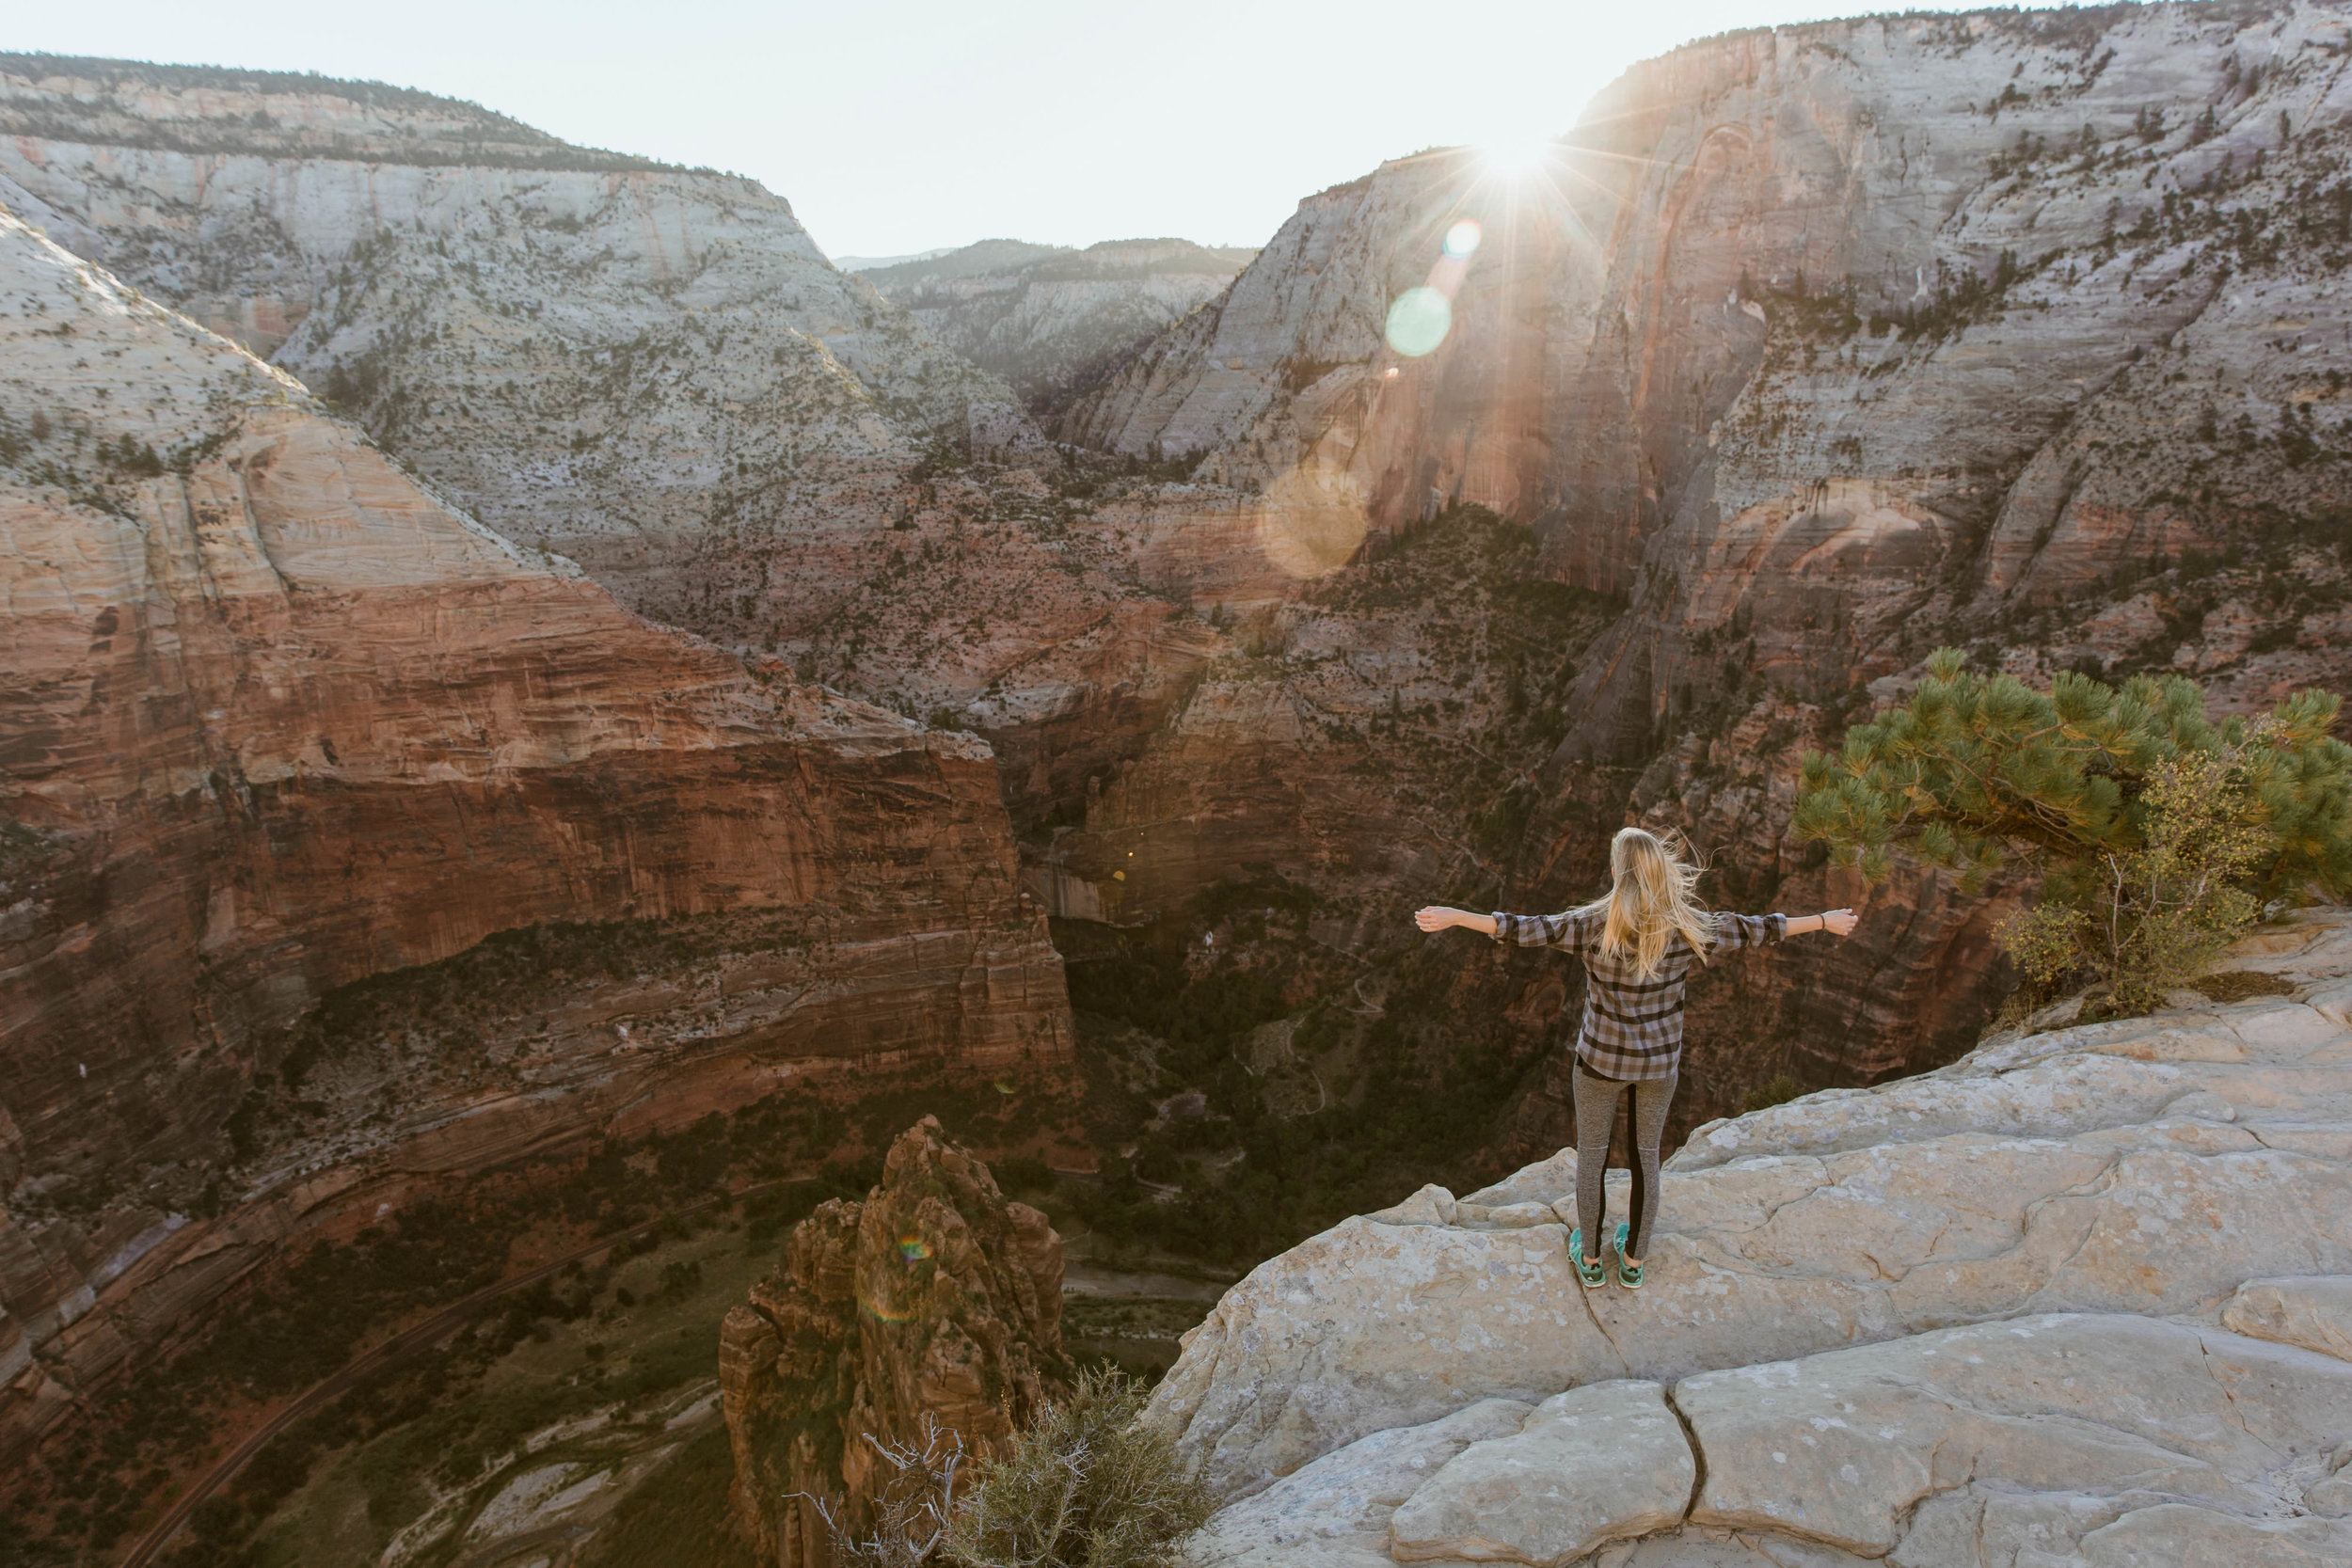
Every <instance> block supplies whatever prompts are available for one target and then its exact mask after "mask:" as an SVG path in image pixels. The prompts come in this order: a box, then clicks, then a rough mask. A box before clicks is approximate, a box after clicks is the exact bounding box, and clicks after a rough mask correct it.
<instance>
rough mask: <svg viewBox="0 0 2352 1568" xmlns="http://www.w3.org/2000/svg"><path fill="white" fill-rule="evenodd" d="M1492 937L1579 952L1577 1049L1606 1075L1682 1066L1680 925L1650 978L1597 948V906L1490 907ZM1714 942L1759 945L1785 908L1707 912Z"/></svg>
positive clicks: (1684, 967)
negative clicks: (1524, 910)
mask: <svg viewBox="0 0 2352 1568" xmlns="http://www.w3.org/2000/svg"><path fill="white" fill-rule="evenodd" d="M1494 918H1495V941H1497V942H1514V943H1517V944H1518V946H1521V947H1557V948H1559V949H1560V950H1561V951H1562V952H1564V953H1573V954H1575V955H1576V956H1577V957H1578V958H1581V959H1583V960H1584V976H1585V985H1584V1018H1583V1022H1581V1024H1580V1025H1579V1026H1578V1030H1577V1038H1576V1054H1577V1056H1578V1058H1579V1059H1580V1060H1581V1061H1582V1062H1583V1063H1584V1065H1585V1067H1586V1068H1587V1069H1589V1070H1591V1071H1593V1072H1597V1073H1599V1074H1600V1075H1602V1076H1603V1077H1606V1078H1623V1079H1629V1080H1633V1081H1643V1080H1649V1079H1657V1078H1672V1077H1673V1076H1674V1075H1675V1074H1676V1073H1677V1072H1678V1071H1679V1070H1681V1067H1682V988H1683V982H1684V981H1685V980H1686V979H1688V978H1689V976H1690V974H1691V963H1692V959H1693V958H1696V957H1697V956H1698V955H1697V954H1695V953H1693V952H1692V950H1691V944H1690V943H1689V942H1685V941H1683V940H1682V935H1681V933H1680V932H1676V933H1675V934H1674V935H1672V936H1670V937H1668V938H1667V939H1666V953H1665V957H1664V958H1661V960H1660V961H1659V965H1658V974H1657V976H1656V977H1655V978H1653V979H1648V980H1643V979H1639V978H1636V976H1635V974H1634V960H1633V955H1632V954H1630V953H1627V954H1624V955H1622V956H1620V957H1617V958H1611V957H1610V956H1609V955H1607V954H1605V953H1603V952H1602V951H1601V950H1600V929H1601V923H1602V921H1603V920H1604V918H1605V915H1604V914H1603V913H1602V911H1597V910H1570V911H1568V912H1566V913H1565V914H1504V913H1502V911H1496V912H1495V917H1494ZM1707 918H1708V922H1709V923H1711V924H1712V925H1713V927H1715V945H1716V947H1717V948H1719V949H1721V948H1734V947H1761V946H1763V945H1765V944H1766V943H1768V942H1778V941H1780V940H1781V939H1782V938H1784V937H1786V936H1787V935H1788V916H1787V915H1785V914H1728V913H1725V914H1710V915H1708V917H1707Z"/></svg>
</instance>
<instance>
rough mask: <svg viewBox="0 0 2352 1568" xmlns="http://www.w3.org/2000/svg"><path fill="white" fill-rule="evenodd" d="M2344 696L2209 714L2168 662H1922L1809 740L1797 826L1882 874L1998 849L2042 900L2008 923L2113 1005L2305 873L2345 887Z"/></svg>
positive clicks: (2322, 884) (2022, 941)
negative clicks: (2050, 665) (1812, 748)
mask: <svg viewBox="0 0 2352 1568" xmlns="http://www.w3.org/2000/svg"><path fill="white" fill-rule="evenodd" d="M2338 706H2339V703H2338V699H2336V698H2335V697H2334V696H2332V695H2330V694H2328V693H2327V692H2324V691H2298V692H2296V693H2294V694H2292V695H2291V696H2289V697H2287V698H2285V699H2284V700H2283V701H2281V702H2280V704H2279V705H2277V706H2276V707H2274V708H2272V709H2271V710H2270V712H2268V713H2266V714H2264V715H2262V716H2260V717H2259V718H2257V719H2256V720H2255V721H2252V722H2251V723H2249V722H2247V721H2243V720H2239V719H2225V720H2223V721H2219V722H2215V721H2213V720H2212V719H2211V718H2209V717H2208V715H2207V713H2206V708H2205V696H2204V692H2203V690H2202V689H2201V688H2200V687H2199V686H2198V685H2197V683H2196V682H2194V681H2191V680H2186V679H2183V678H2181V677H2179V676H2165V677H2162V678H2153V677H2149V676H2145V675H2142V676H2137V677H2135V678H2134V679H2132V680H2130V681H2127V682H2125V683H2124V684H2123V685H2122V687H2120V688H2118V687H2110V686H2107V685H2106V684H2105V683H2103V682H2100V681H2096V680H2093V679H2090V677H2089V676H2085V675H2079V674H2073V673H2066V674H2060V675H2059V676H2058V678H2057V680H2056V681H2055V682H2054V683H2053V685H2052V688H2051V689H2050V690H2048V691H2039V690H2036V689H2033V688H2031V687H2028V686H2026V684H2025V683H2024V682H2022V681H2020V680H2018V679H2017V678H2016V677H2014V676H2012V675H2008V674H1994V675H1983V674H1979V673H1974V672H1971V671H1969V670H1968V669H1967V668H1966V667H1965V663H1964V660H1963V656H1962V655H1961V653H1960V652H1959V651H1958V650H1957V649H1952V648H1943V649H1939V650H1937V651H1936V653H1935V654H1934V656H1933V657H1931V658H1930V659H1929V660H1928V675H1927V678H1926V679H1925V680H1923V681H1922V682H1921V683H1920V684H1919V687H1918V689H1916V690H1915V692H1913V694H1912V697H1911V700H1910V701H1909V702H1907V703H1904V704H1902V705H1899V706H1897V707H1893V708H1889V709H1886V710H1885V711H1883V712H1881V713H1879V714H1877V715H1875V716H1874V717H1873V718H1872V719H1871V721H1869V722H1867V723H1864V724H1857V725H1855V726H1853V728H1851V730H1849V731H1848V732H1847V733H1846V737H1845V743H1844V746H1843V748H1842V750H1841V751H1840V752H1837V753H1836V754H1834V755H1829V756H1823V755H1821V754H1820V753H1818V752H1809V753H1807V754H1806V756H1805V758H1804V777H1803V782H1802V784H1801V785H1800V788H1799V792H1798V797H1797V808H1796V816H1795V821H1794V824H1793V832H1794V833H1795V835H1796V837H1797V839H1798V840H1799V842H1806V843H1809V842H1814V841H1819V842H1821V843H1824V844H1827V845H1828V846H1829V847H1830V849H1831V853H1832V856H1833V858H1834V859H1835V860H1836V861H1837V862H1838V863H1841V864H1849V865H1854V866H1858V867H1859V868H1860V869H1861V871H1862V873H1863V875H1864V877H1865V878H1866V879H1867V880H1870V881H1878V880H1881V879H1883V878H1884V877H1885V876H1886V875H1887V873H1888V871H1889V870H1890V869H1891V866H1892V863H1893V857H1894V856H1895V855H1896V854H1898V853H1903V854H1908V855H1910V856H1912V857H1914V858H1915V859H1917V860H1920V861H1923V862H1925V863H1928V864H1930V865H1935V866H1943V867H1947V868H1952V869H1957V870H1959V871H1960V872H1961V873H1962V879H1963V886H1964V887H1968V888H1971V889H1973V888H1975V887H1977V886H1979V885H1981V883H1982V880H1983V879H1984V876H1985V874H1986V873H1987V872H1989V871H1991V870H1992V869H1993V868H1994V867H1995V866H1997V865H1999V864H2000V863H2002V862H2003V860H2004V859H2005V858H2006V857H2007V856H2009V855H2010V854H2018V855H2021V856H2023V857H2024V858H2025V859H2026V860H2027V861H2028V862H2030V863H2032V864H2033V865H2034V866H2035V867H2036V869H2038V870H2039V871H2040V872H2041V873H2042V909H2041V910H2040V911H2035V912H2034V914H2033V915H2032V916H2031V917H2030V918H2028V919H2025V920H2021V921H2018V922H2012V923H2011V925H2010V927H2008V928H2006V929H2005V931H2004V933H2003V935H2004V941H2005V944H2006V945H2007V946H2008V947H2009V948H2010V952H2011V953H2012V954H2013V955H2014V956H2016V957H2017V958H2019V960H2020V962H2021V963H2022V964H2024V965H2025V967H2026V970H2027V971H2028V973H2029V974H2033V976H2034V977H2035V979H2036V980H2037V981H2038V982H2041V983H2042V984H2044V985H2055V984H2057V983H2058V982H2059V981H2060V980H2063V979H2065V978H2067V977H2069V976H2073V975H2078V974H2086V973H2087V974H2089V975H2090V977H2091V978H2093V979H2096V980H2103V981H2105V982H2106V983H2107V984H2108V985H2109V986H2111V987H2112V988H2113V991H2114V1002H2115V1004H2116V1005H2117V1006H2145V1005H2147V1004H2148V1003H2149V1002H2150V1001H2152V1000H2153V999H2154V998H2156V997H2160V996H2161V994H2162V990H2163V988H2164V987H2166V986H2168V985H2178V984H2185V983H2186V981H2187V980H2189V979H2191V978H2194V975H2195V974H2196V973H2198V972H2200V971H2201V968H2202V966H2203V965H2204V964H2206V963H2209V962H2210V961H2211V958H2213V957H2214V956H2215V955H2217V954H2218V952H2219V951H2220V948H2221V947H2222V946H2223V945H2225V944H2226V943H2227V942H2228V941H2229V939H2230V938H2231V937H2233V936H2234V935H2235V934H2236V933H2237V932H2238V931H2240V930H2242V929H2243V928H2244V927H2245V926H2246V925H2247V924H2248V923H2249V922H2250V921H2251V920H2252V919H2253V918H2254V917H2255V915H2256V914H2257V913H2258V912H2259V911H2260V908H2261V903H2262V900H2263V899H2265V898H2267V897H2271V896H2275V895H2279V894H2280V893H2284V892H2288V891H2290V890H2294V889H2297V888H2301V887H2305V886H2309V885H2313V884H2315V885H2316V886H2317V887H2318V888H2320V889H2321V890H2322V891H2324V892H2326V893H2328V894H2329V895H2336V894H2341V893H2342V892H2344V890H2345V889H2346V888H2347V887H2352V747H2346V746H2345V745H2344V743H2343V742H2341V741H2339V740H2337V739H2335V738H2334V737H2333V736H2332V735H2331V734H2330V733H2329V732H2330V730H2331V729H2332V727H2333V725H2334V723H2335V720H2336V713H2337V709H2338Z"/></svg>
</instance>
